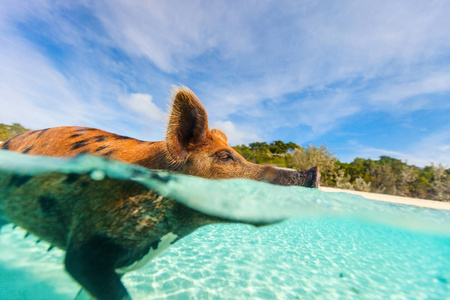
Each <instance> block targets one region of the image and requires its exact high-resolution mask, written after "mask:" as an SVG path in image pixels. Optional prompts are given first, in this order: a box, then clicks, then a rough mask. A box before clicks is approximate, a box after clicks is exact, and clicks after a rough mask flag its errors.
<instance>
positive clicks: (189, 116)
mask: <svg viewBox="0 0 450 300" xmlns="http://www.w3.org/2000/svg"><path fill="white" fill-rule="evenodd" d="M173 95H174V96H173V106H172V111H171V113H170V119H169V126H168V128H167V135H166V142H167V148H168V151H169V154H170V156H171V157H172V159H174V160H175V161H177V162H180V161H183V160H184V159H185V158H186V156H187V154H188V151H189V147H190V146H195V144H200V143H202V142H203V141H204V140H205V139H206V137H207V135H208V134H209V130H208V115H207V114H206V110H205V108H204V107H203V105H202V103H201V102H200V100H198V98H197V96H195V94H194V93H193V92H192V91H191V90H189V89H188V88H186V87H180V88H176V89H175V90H174V92H173Z"/></svg>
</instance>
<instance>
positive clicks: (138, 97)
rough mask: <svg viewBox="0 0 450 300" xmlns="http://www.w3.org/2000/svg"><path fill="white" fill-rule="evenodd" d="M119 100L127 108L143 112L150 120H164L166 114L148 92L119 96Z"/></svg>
mask: <svg viewBox="0 0 450 300" xmlns="http://www.w3.org/2000/svg"><path fill="white" fill-rule="evenodd" d="M119 101H120V102H121V103H122V104H123V105H124V106H125V107H127V108H129V109H131V110H133V111H135V112H137V113H139V114H141V115H142V116H144V117H146V118H148V119H149V120H150V121H154V122H163V121H165V120H166V114H165V113H164V111H162V110H161V109H160V108H159V107H158V106H156V104H155V103H153V101H152V96H151V95H148V94H130V95H126V96H121V97H119Z"/></svg>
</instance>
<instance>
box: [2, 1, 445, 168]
mask: <svg viewBox="0 0 450 300" xmlns="http://www.w3.org/2000/svg"><path fill="white" fill-rule="evenodd" d="M449 16H450V2H449V1H411V0H407V1H125V0H123V1H10V0H6V1H1V2H0V99H1V100H0V122H1V123H12V122H19V123H21V124H23V125H24V126H26V127H29V128H32V129H39V128H46V127H53V126H63V125H79V126H92V127H97V128H101V129H105V130H108V131H112V132H115V133H119V134H125V135H128V136H132V137H136V138H139V139H144V140H161V139H164V135H165V126H166V121H167V110H168V106H169V105H170V94H171V93H170V91H171V88H172V85H174V84H175V85H177V84H183V85H186V86H188V87H189V88H191V89H192V90H193V91H194V92H195V93H196V94H197V96H198V97H199V98H200V99H201V101H202V102H203V104H204V105H205V107H206V109H207V110H208V114H209V121H210V125H211V127H218V128H221V129H222V130H224V131H225V132H226V133H227V134H228V136H229V140H230V143H231V144H232V145H236V144H242V143H245V144H247V143H249V142H253V141H266V142H271V141H273V140H277V139H281V140H283V141H285V142H289V141H293V142H295V143H298V144H300V145H303V146H306V145H307V144H313V145H321V144H325V143H326V144H327V147H328V148H329V149H330V150H331V151H333V152H335V155H336V157H338V158H339V159H340V160H342V161H346V162H350V161H352V160H353V159H354V158H355V157H363V158H372V159H377V158H378V157H379V156H380V155H389V156H392V157H395V158H398V159H401V160H403V161H407V162H408V163H410V164H415V165H418V166H424V165H430V163H431V162H434V163H443V164H444V165H446V166H447V167H449V166H450V18H449Z"/></svg>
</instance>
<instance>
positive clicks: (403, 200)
mask: <svg viewBox="0 0 450 300" xmlns="http://www.w3.org/2000/svg"><path fill="white" fill-rule="evenodd" d="M320 190H321V191H324V192H330V193H350V194H355V195H360V196H363V197H364V198H367V199H372V200H378V201H385V202H392V203H398V204H405V205H415V206H420V207H426V208H433V209H445V210H450V202H441V201H433V200H426V199H417V198H409V197H400V196H391V195H385V194H376V193H367V192H357V191H351V190H343V189H337V188H330V187H320Z"/></svg>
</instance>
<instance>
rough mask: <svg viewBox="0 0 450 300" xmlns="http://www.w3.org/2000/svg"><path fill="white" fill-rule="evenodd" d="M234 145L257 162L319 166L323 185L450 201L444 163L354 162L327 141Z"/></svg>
mask: <svg viewBox="0 0 450 300" xmlns="http://www.w3.org/2000/svg"><path fill="white" fill-rule="evenodd" d="M234 149H235V150H236V151H237V152H239V153H240V154H241V155H242V156H244V157H245V158H246V159H247V160H249V161H251V162H254V163H258V164H272V165H276V166H279V167H284V168H292V169H296V170H307V169H309V168H310V167H313V166H318V167H319V169H320V172H321V175H322V178H321V184H322V185H323V186H329V187H337V188H343V189H349V190H357V191H364V192H374V193H383V194H390V195H397V196H406V197H413V198H423V199H432V200H439V201H450V169H446V168H445V167H444V166H443V165H442V164H437V165H436V164H431V165H430V166H426V167H424V168H419V167H417V166H414V165H408V164H407V163H405V162H402V161H401V160H399V159H396V158H392V157H389V156H380V158H379V159H378V160H372V159H364V158H355V159H354V160H353V161H352V162H351V163H344V162H340V161H339V160H338V159H337V158H336V157H335V155H334V152H331V151H329V150H328V148H327V147H326V145H321V146H319V147H317V146H313V145H308V146H307V147H302V146H300V145H297V144H295V143H292V142H289V143H284V142H282V141H274V142H272V143H270V144H267V143H265V142H255V143H250V144H249V145H248V146H247V145H240V146H235V147H234Z"/></svg>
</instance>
